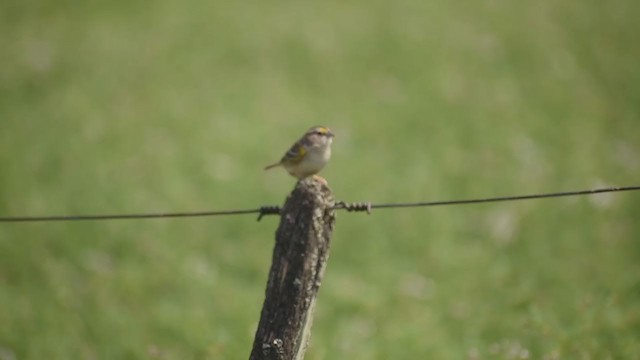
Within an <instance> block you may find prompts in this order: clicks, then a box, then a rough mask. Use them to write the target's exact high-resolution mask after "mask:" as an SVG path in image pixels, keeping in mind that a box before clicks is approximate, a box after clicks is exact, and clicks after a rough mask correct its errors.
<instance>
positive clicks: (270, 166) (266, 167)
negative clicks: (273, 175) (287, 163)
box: [264, 162, 282, 170]
mask: <svg viewBox="0 0 640 360" xmlns="http://www.w3.org/2000/svg"><path fill="white" fill-rule="evenodd" d="M280 165H282V163H279V162H278V163H275V164H271V165H267V166H265V168H264V169H265V170H269V169H271V168H274V167H276V166H280Z"/></svg>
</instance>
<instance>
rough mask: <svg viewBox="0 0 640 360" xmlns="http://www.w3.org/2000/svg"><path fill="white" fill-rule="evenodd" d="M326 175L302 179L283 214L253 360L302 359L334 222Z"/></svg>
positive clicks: (251, 359)
mask: <svg viewBox="0 0 640 360" xmlns="http://www.w3.org/2000/svg"><path fill="white" fill-rule="evenodd" d="M334 203H335V201H334V198H333V193H332V192H331V189H329V187H328V186H327V184H326V182H324V180H322V179H318V178H315V177H308V178H305V179H302V180H300V181H298V183H297V184H296V187H295V189H294V190H293V192H292V193H291V194H290V195H289V197H288V198H287V200H286V202H285V204H284V207H283V208H282V212H281V214H280V226H279V227H278V230H277V231H276V243H275V247H274V249H273V259H272V263H271V270H270V272H269V280H268V282H267V289H266V294H265V300H264V304H263V305H262V313H261V315H260V322H259V324H258V329H257V330H256V335H255V339H254V342H253V349H252V350H251V356H250V358H249V359H250V360H259V359H260V360H263V359H265V360H267V359H268V360H284V359H286V360H302V359H303V357H304V352H305V350H306V347H307V343H308V341H309V336H310V332H311V323H312V321H313V310H314V307H315V301H316V296H317V294H318V290H319V288H320V284H321V282H322V276H323V274H324V269H325V265H326V262H327V258H328V256H329V246H330V243H331V233H332V232H333V226H334V224H335V210H334V209H333V206H334Z"/></svg>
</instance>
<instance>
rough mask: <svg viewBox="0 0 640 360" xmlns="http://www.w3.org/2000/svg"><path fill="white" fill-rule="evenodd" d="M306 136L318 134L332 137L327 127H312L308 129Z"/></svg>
mask: <svg viewBox="0 0 640 360" xmlns="http://www.w3.org/2000/svg"><path fill="white" fill-rule="evenodd" d="M307 134H318V135H329V136H333V133H332V132H331V129H329V128H328V127H324V126H314V127H312V128H311V129H309V131H307Z"/></svg>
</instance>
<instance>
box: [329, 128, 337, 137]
mask: <svg viewBox="0 0 640 360" xmlns="http://www.w3.org/2000/svg"><path fill="white" fill-rule="evenodd" d="M327 136H328V137H330V138H332V137H334V136H336V135H335V134H334V133H333V131H331V130H327Z"/></svg>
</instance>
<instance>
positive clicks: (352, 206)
mask: <svg viewBox="0 0 640 360" xmlns="http://www.w3.org/2000/svg"><path fill="white" fill-rule="evenodd" d="M634 190H640V186H623V187H609V188H601V189H592V190H580V191H565V192H555V193H545V194H531V195H516V196H501V197H491V198H480V199H464V200H445V201H427V202H412V203H387V204H372V203H370V202H361V203H346V202H342V201H339V202H337V203H336V205H335V206H334V209H336V210H347V211H367V212H368V213H371V210H372V209H388V208H409V207H426V206H443V205H462V204H478V203H488V202H499V201H516V200H530V199H543V198H554V197H563V196H578V195H594V194H601V193H611V192H621V191H634ZM280 210H281V209H280V207H279V206H261V207H259V208H257V209H245V210H223V211H199V212H172V213H146V214H107V215H53V216H4V217H0V222H36V221H89V220H126V219H129V220H130V219H158V218H183V217H204V216H221V215H243V214H259V216H258V221H260V220H261V219H262V217H263V216H265V215H277V214H280Z"/></svg>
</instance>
